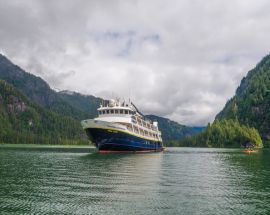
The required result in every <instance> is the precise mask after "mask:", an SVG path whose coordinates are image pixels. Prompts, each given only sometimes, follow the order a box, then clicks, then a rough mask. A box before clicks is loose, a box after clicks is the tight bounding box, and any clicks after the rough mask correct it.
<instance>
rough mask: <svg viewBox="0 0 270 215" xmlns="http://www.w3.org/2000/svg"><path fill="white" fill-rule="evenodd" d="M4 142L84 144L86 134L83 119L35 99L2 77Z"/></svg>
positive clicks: (0, 119)
mask: <svg viewBox="0 0 270 215" xmlns="http://www.w3.org/2000/svg"><path fill="white" fill-rule="evenodd" d="M0 142H4V143H20V144H22V143H27V144H82V143H86V136H85V134H84V132H83V130H82V129H81V126H80V124H79V121H77V120H74V119H73V118H71V117H64V116H62V115H59V114H57V113H55V112H53V111H51V110H47V109H44V108H42V107H40V106H39V105H36V104H34V103H32V102H31V101H30V100H29V99H27V97H25V96H24V95H23V94H22V93H21V92H19V91H18V90H17V89H15V88H14V87H13V86H12V85H10V84H8V83H6V82H5V81H3V80H0Z"/></svg>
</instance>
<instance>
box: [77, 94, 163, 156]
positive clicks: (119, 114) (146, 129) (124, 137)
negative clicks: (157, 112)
mask: <svg viewBox="0 0 270 215" xmlns="http://www.w3.org/2000/svg"><path fill="white" fill-rule="evenodd" d="M97 110H98V117H97V118H95V119H87V120H83V121H82V122H81V124H82V127H83V129H84V130H85V131H86V134H87V136H88V137H89V139H90V140H91V141H92V143H94V144H95V146H96V147H97V149H98V150H99V152H101V153H109V152H160V151H163V149H164V148H163V145H162V138H161V132H160V131H159V129H158V123H157V122H152V121H151V120H149V119H147V118H145V117H144V115H143V114H142V113H140V111H139V110H138V109H137V107H136V106H135V105H134V104H133V103H132V102H130V101H128V102H126V101H125V100H123V101H121V100H120V99H116V100H113V99H112V100H109V101H104V102H102V104H101V105H100V107H99V108H98V109H97Z"/></svg>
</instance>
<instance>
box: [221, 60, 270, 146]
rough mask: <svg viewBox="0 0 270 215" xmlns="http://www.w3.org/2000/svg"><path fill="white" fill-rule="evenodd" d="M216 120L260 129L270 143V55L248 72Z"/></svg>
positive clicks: (266, 141) (264, 138)
mask: <svg viewBox="0 0 270 215" xmlns="http://www.w3.org/2000/svg"><path fill="white" fill-rule="evenodd" d="M216 119H234V120H238V121H239V122H240V123H241V124H244V125H248V126H250V127H254V128H256V129H258V131H259V133H260V135H261V136H262V138H263V140H264V142H265V143H266V144H269V143H270V55H267V56H266V57H264V58H263V59H262V60H261V62H259V63H258V64H257V66H256V67H255V68H254V69H252V70H251V71H249V72H248V74H247V76H246V77H245V78H243V79H242V81H241V84H240V86H239V87H238V88H237V90H236V94H235V96H234V97H233V98H232V99H230V100H229V101H228V102H227V103H226V105H225V107H224V109H223V110H222V111H221V112H220V113H219V114H218V115H217V116H216Z"/></svg>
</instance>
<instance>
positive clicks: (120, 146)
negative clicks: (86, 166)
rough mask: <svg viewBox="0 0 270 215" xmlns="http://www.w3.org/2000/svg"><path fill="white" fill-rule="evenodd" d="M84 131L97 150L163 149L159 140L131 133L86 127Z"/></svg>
mask: <svg viewBox="0 0 270 215" xmlns="http://www.w3.org/2000/svg"><path fill="white" fill-rule="evenodd" d="M86 133H87V135H88V137H89V138H90V140H91V141H92V142H93V143H94V144H95V145H96V147H97V148H98V149H99V150H108V151H147V150H156V151H160V150H162V149H163V146H162V143H161V142H159V141H152V140H146V139H143V138H140V137H137V136H133V135H131V134H128V133H125V132H120V131H117V132H116V131H114V132H112V131H110V130H107V129H101V128H87V129H86Z"/></svg>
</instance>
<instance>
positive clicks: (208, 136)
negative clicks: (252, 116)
mask: <svg viewBox="0 0 270 215" xmlns="http://www.w3.org/2000/svg"><path fill="white" fill-rule="evenodd" d="M171 144H172V145H174V146H196V147H217V148H224V147H228V148H239V147H241V146H242V147H245V146H246V145H247V144H252V145H254V147H257V148H261V147H263V144H262V139H261V137H260V134H259V132H258V131H257V130H256V129H255V128H251V127H248V126H245V125H241V124H240V123H239V122H238V121H236V120H232V119H229V120H226V119H223V120H215V122H214V123H213V124H212V125H210V124H209V125H208V126H207V128H206V129H205V131H203V132H202V133H200V134H198V135H195V136H193V137H189V138H186V139H184V140H182V141H178V142H172V143H171Z"/></svg>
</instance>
